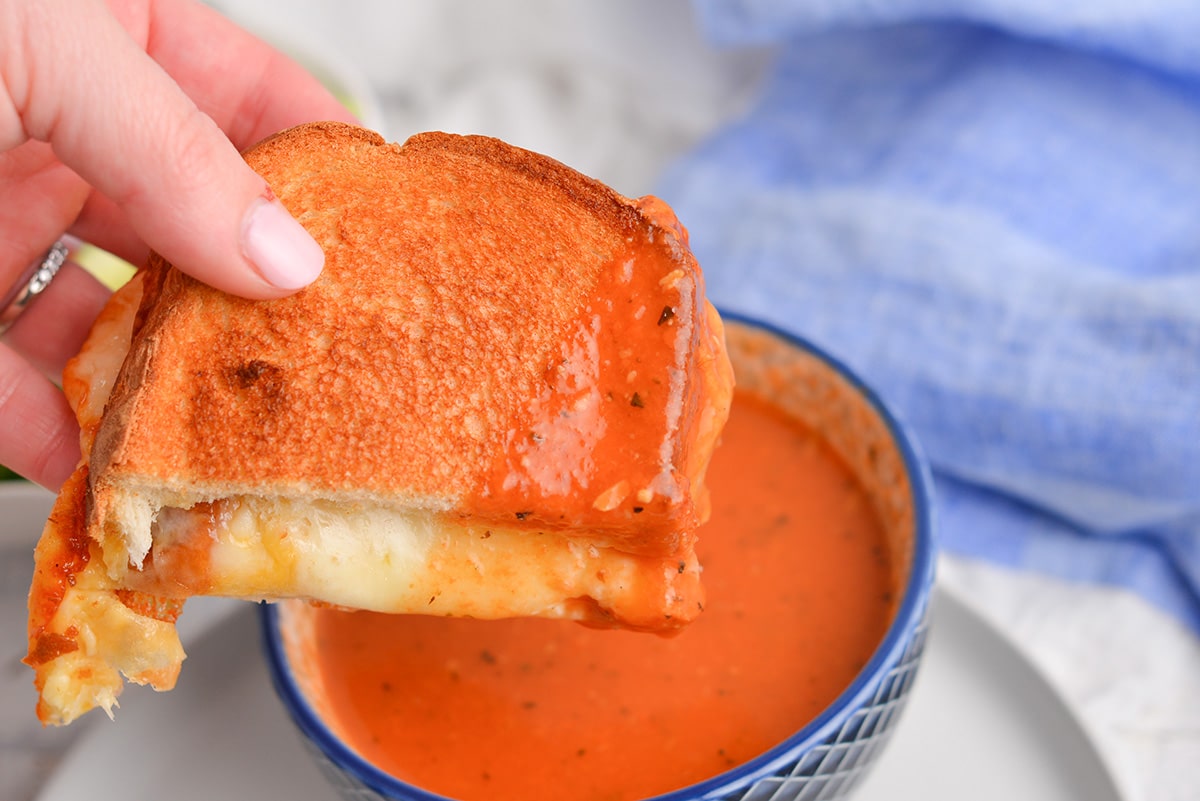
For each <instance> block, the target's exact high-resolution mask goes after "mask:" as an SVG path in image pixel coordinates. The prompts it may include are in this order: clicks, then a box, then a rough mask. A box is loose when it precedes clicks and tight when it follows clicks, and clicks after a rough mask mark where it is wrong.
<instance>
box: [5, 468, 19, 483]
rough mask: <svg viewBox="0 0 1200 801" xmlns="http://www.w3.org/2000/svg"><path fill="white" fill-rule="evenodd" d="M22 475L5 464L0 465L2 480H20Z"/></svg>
mask: <svg viewBox="0 0 1200 801" xmlns="http://www.w3.org/2000/svg"><path fill="white" fill-rule="evenodd" d="M20 480H21V477H20V476H18V475H17V474H16V473H14V472H13V471H11V470H9V469H8V468H7V467H5V466H4V465H0V481H20Z"/></svg>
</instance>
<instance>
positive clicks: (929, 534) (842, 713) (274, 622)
mask: <svg viewBox="0 0 1200 801" xmlns="http://www.w3.org/2000/svg"><path fill="white" fill-rule="evenodd" d="M721 317H722V319H724V320H725V321H726V322H733V323H737V324H739V325H742V326H746V327H750V328H757V329H759V330H761V331H763V332H765V333H768V334H771V335H774V336H776V337H778V338H779V339H781V340H783V341H785V342H787V343H789V344H790V345H793V346H795V347H797V348H799V349H801V350H803V351H805V352H807V353H809V354H811V355H812V356H815V357H816V358H817V359H819V360H820V361H822V362H824V363H825V364H827V365H828V366H829V367H831V368H832V369H833V370H834V371H835V372H836V373H837V374H838V375H840V376H841V377H842V378H843V379H845V380H846V381H847V382H849V384H850V385H851V386H852V387H853V388H854V389H855V390H856V391H857V392H858V393H859V394H860V395H861V396H862V397H863V398H864V399H865V400H866V401H867V402H868V403H869V404H870V406H871V408H872V409H873V410H874V411H875V413H876V414H878V415H879V417H880V419H881V420H882V421H883V423H884V425H885V426H886V428H887V430H888V432H889V433H890V434H891V437H892V439H893V441H894V442H895V444H896V446H897V449H898V450H899V451H900V457H901V460H902V461H903V463H904V467H905V471H906V473H907V475H908V480H909V486H910V491H911V493H912V501H913V523H914V542H913V555H912V564H911V568H910V571H909V576H908V582H907V583H906V585H905V587H904V593H903V596H902V598H901V601H900V605H899V607H898V608H897V610H896V616H895V618H894V619H893V620H892V623H891V625H890V626H889V627H888V630H887V632H886V633H885V634H884V637H883V639H882V640H881V641H880V643H879V645H878V646H877V647H876V649H875V652H874V653H873V654H872V655H871V658H870V659H869V660H868V661H867V663H866V665H865V666H864V667H863V668H862V670H860V671H859V672H858V674H857V675H856V676H855V678H854V680H853V681H852V682H851V683H850V685H849V686H848V687H847V688H846V689H845V690H843V691H842V693H841V694H840V695H838V696H837V698H835V699H834V700H833V702H832V703H830V704H829V706H827V707H826V708H825V709H824V710H823V711H822V712H821V713H820V714H819V715H817V716H816V717H815V718H813V719H812V720H811V721H809V722H808V723H807V724H805V725H804V726H803V727H801V728H800V729H799V730H798V731H797V732H795V733H794V734H792V735H790V736H789V737H787V738H786V739H785V740H783V741H782V742H780V743H779V744H778V745H776V746H774V747H772V748H770V749H769V750H767V751H765V752H764V753H762V754H760V755H758V756H756V757H754V758H753V759H750V760H747V761H746V762H743V763H742V764H740V765H737V766H736V767H733V768H730V769H729V770H727V771H725V772H723V773H719V774H717V775H716V776H713V777H711V778H708V779H705V780H703V781H700V782H696V783H694V784H690V785H688V786H686V787H683V788H680V789H678V790H672V791H670V792H668V793H663V794H661V795H656V796H653V797H652V798H649V799H645V801H709V800H712V799H720V798H724V797H726V796H728V795H729V794H730V793H733V792H737V791H739V790H744V789H748V788H749V787H751V786H752V785H753V784H754V783H755V782H757V781H759V780H760V779H765V778H769V777H772V776H778V775H780V773H781V771H784V770H785V769H786V767H787V766H788V765H790V764H793V763H795V762H796V761H798V759H799V757H800V756H801V755H802V754H804V753H806V752H808V751H809V750H811V749H812V748H814V747H816V746H819V745H821V744H822V743H825V742H826V741H828V740H829V739H831V738H832V737H833V736H834V735H835V734H836V732H837V731H838V729H840V728H841V727H842V726H843V725H845V723H846V721H847V720H848V719H849V717H850V716H851V715H852V714H853V713H854V711H855V710H856V709H858V708H860V707H862V706H864V704H865V703H866V702H867V701H868V700H869V699H870V697H871V696H872V695H873V694H874V692H875V691H876V689H877V688H878V686H879V684H880V683H881V682H882V681H883V680H884V679H885V678H886V675H887V671H888V670H889V669H890V668H891V667H892V666H893V665H895V664H897V663H898V662H899V660H900V658H901V656H902V654H903V653H904V651H905V649H906V647H907V645H908V642H909V640H910V639H911V637H912V636H913V633H914V632H915V631H916V629H917V627H918V626H919V625H920V624H921V621H922V619H923V618H924V615H925V609H926V606H927V605H928V602H929V596H930V593H931V592H932V589H933V583H934V570H935V565H936V561H937V545H936V539H935V532H934V521H933V479H932V477H931V475H930V472H929V467H928V464H927V462H926V461H925V459H924V457H923V456H922V454H921V452H920V450H919V448H918V446H917V443H916V440H915V439H913V437H912V436H911V435H910V433H909V432H908V429H907V427H906V426H905V424H904V423H903V422H902V421H901V420H900V419H899V418H898V417H897V416H896V414H895V413H894V412H893V411H892V409H890V408H889V407H888V405H887V404H886V403H885V402H884V401H883V399H882V398H881V397H880V395H879V394H878V393H877V392H876V391H875V390H873V389H872V388H871V387H869V386H867V385H866V384H865V383H864V382H863V381H862V379H861V378H859V376H858V374H857V373H855V372H854V371H853V370H851V369H850V368H849V367H848V366H847V365H846V364H845V363H844V362H842V361H841V360H840V359H839V358H837V357H835V356H833V355H832V354H830V353H829V352H828V351H826V350H825V349H824V348H821V347H819V346H817V345H815V344H814V343H812V342H810V341H809V340H807V339H805V338H804V337H801V336H799V335H797V334H794V333H791V332H789V331H786V330H784V329H783V328H780V327H779V326H776V325H773V324H771V323H767V322H764V321H761V320H757V319H754V318H752V317H747V316H744V315H741V314H737V313H733V312H727V311H721ZM260 621H261V626H262V640H263V649H264V651H265V653H266V657H267V663H268V667H269V671H270V674H271V681H272V683H273V684H274V686H275V691H276V693H278V695H279V696H280V698H281V699H282V700H283V702H284V705H285V706H286V707H287V709H288V712H289V713H290V714H291V716H292V719H293V720H294V721H295V723H296V725H297V726H298V727H299V728H300V730H301V731H302V732H303V733H304V735H305V736H307V737H308V738H309V739H310V740H312V741H313V743H315V744H316V745H317V746H318V747H319V748H320V749H321V751H323V752H324V753H325V754H326V755H327V756H328V757H329V759H331V760H332V761H333V762H334V763H335V764H337V765H338V766H339V767H340V768H342V769H343V770H345V771H346V772H347V773H349V774H351V775H353V776H355V777H356V778H357V779H358V780H359V781H360V782H362V783H363V784H365V785H366V786H367V787H370V788H371V789H372V790H374V791H376V792H377V793H380V794H381V795H383V796H385V797H388V798H397V799H406V800H407V801H454V800H453V799H450V798H447V797H446V796H442V795H437V794H436V793H432V792H429V791H428V790H423V789H421V788H420V787H417V786H416V785H413V784H409V783H408V782H405V781H403V780H401V779H397V778H396V777H394V776H392V775H391V774H389V773H385V772H384V771H382V770H380V769H379V768H377V767H376V766H374V765H372V764H371V763H370V762H368V761H367V760H365V759H363V758H362V757H361V756H359V755H358V754H357V753H356V752H355V751H354V750H353V749H351V748H350V747H349V746H348V745H347V744H346V743H344V742H343V741H342V740H341V739H339V738H338V737H337V736H336V735H335V734H334V733H333V732H332V731H330V729H329V727H328V726H326V725H325V723H323V722H322V721H321V720H320V718H319V717H318V716H317V715H316V713H315V712H314V711H313V709H312V707H311V706H309V704H308V702H307V701H306V700H305V698H304V696H303V693H302V692H301V691H300V689H299V688H298V687H297V686H296V683H295V681H294V680H293V679H292V674H291V671H290V670H289V668H288V666H287V660H286V658H285V656H284V649H283V642H282V638H281V637H280V636H279V611H278V609H277V608H276V606H275V605H274V604H263V605H261V607H260Z"/></svg>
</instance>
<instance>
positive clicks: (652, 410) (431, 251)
mask: <svg viewBox="0 0 1200 801" xmlns="http://www.w3.org/2000/svg"><path fill="white" fill-rule="evenodd" d="M246 159H247V161H248V162H249V164H250V165H251V166H252V167H254V168H255V169H256V170H257V171H258V172H259V173H260V174H261V175H263V176H264V177H265V178H266V179H267V181H268V183H269V184H270V186H271V188H272V190H273V191H274V193H275V194H276V196H277V197H278V198H279V199H280V200H281V201H282V202H283V204H284V205H285V206H286V207H287V208H288V209H289V210H290V211H291V212H292V213H293V214H294V215H295V216H296V217H297V219H299V220H300V221H301V223H302V224H303V225H304V226H305V227H306V228H307V229H308V231H309V232H310V233H311V234H312V235H313V236H314V238H315V239H316V240H317V241H318V242H319V243H320V244H321V245H322V247H323V249H324V251H325V255H326V267H325V272H324V273H323V274H322V276H321V277H320V278H319V279H318V280H317V282H316V283H314V284H313V285H312V286H310V287H308V288H307V289H305V290H303V291H301V292H299V293H297V294H296V295H294V296H292V297H289V298H286V299H282V300H275V301H268V302H264V301H257V302H256V301H248V300H244V299H240V298H236V297H232V296H229V295H226V294H223V293H221V292H218V291H217V290H214V289H211V288H209V287H207V286H205V285H203V284H201V283H199V282H197V281H195V280H193V279H191V278H189V277H187V276H186V275H184V274H183V273H181V272H179V271H177V270H175V269H174V268H172V267H171V266H170V265H167V264H165V263H163V262H162V261H161V260H158V259H153V260H152V264H151V266H150V268H149V269H148V270H146V271H145V272H144V273H143V274H141V275H139V276H138V278H137V279H135V281H133V282H131V283H130V285H128V286H127V287H126V288H125V289H123V290H122V291H121V292H119V293H118V294H117V295H116V296H114V300H113V301H112V302H111V303H110V306H109V308H108V309H107V310H106V312H105V314H103V315H102V316H101V319H100V320H99V321H98V323H97V326H96V329H95V331H94V332H93V336H92V337H91V339H90V340H89V342H88V344H87V345H86V346H85V348H84V351H83V352H82V353H81V354H80V356H79V357H77V359H76V360H75V361H74V362H73V363H72V365H71V367H70V368H69V370H68V375H67V378H66V384H65V386H66V389H67V391H68V395H69V396H70V397H71V399H72V402H73V404H74V406H75V408H76V412H77V414H78V416H79V418H80V422H81V427H82V429H83V432H84V434H83V442H84V450H85V452H86V453H87V454H88V457H87V458H86V460H85V461H86V464H85V465H83V466H82V467H81V468H80V471H79V473H78V474H77V475H76V477H74V478H73V480H72V481H71V482H69V483H68V485H67V486H66V487H65V488H64V490H63V493H62V496H61V497H60V501H59V506H58V508H56V511H55V513H54V514H53V515H52V517H51V520H50V522H49V524H48V526H47V530H46V533H45V534H44V535H43V542H42V545H41V546H39V556H38V568H37V570H38V572H37V574H36V576H35V581H34V586H33V591H32V593H31V620H30V656H29V658H28V661H29V662H31V663H32V664H33V665H34V666H35V667H36V668H37V670H38V683H39V687H40V688H41V691H42V703H41V706H40V707H39V713H40V714H41V716H42V718H43V720H49V721H54V722H59V721H69V720H70V719H72V718H73V717H75V716H77V715H78V714H80V713H81V712H82V711H86V709H88V708H91V707H93V706H95V705H100V706H104V707H105V708H110V707H111V706H112V704H113V702H114V700H115V698H116V694H117V693H118V692H119V691H120V687H121V681H120V678H119V676H118V675H117V674H118V672H120V673H124V674H125V675H126V677H128V678H129V679H131V680H134V681H138V682H148V683H151V684H153V685H154V686H156V687H159V688H168V687H170V686H171V685H172V684H173V683H174V679H175V675H176V674H177V673H178V670H179V662H180V660H181V659H182V650H181V649H180V648H179V645H178V640H177V639H176V638H175V636H174V618H175V616H176V615H178V613H179V607H180V604H181V603H182V600H183V599H185V598H186V597H188V596H191V595H225V596H235V597H242V598H250V599H268V600H270V599H278V598H284V597H303V598H309V599H313V600H316V601H321V602H325V603H330V604H335V605H339V606H345V607H352V608H364V609H373V610H377V611H386V612H398V613H427V614H441V615H469V616H474V617H482V618H498V617H511V616H525V615H540V616H547V617H559V618H569V619H574V620H579V621H582V622H585V623H589V624H592V625H614V626H622V627H628V628H635V629H644V630H652V631H669V630H673V629H677V628H678V627H680V626H682V625H684V624H686V623H687V622H688V621H690V620H691V619H693V618H694V617H695V616H696V615H697V614H698V613H699V611H700V610H701V608H702V605H703V591H702V587H701V585H700V581H699V566H698V565H697V563H696V559H695V554H694V550H693V545H694V542H695V537H696V528H697V527H698V525H699V524H700V523H701V522H702V520H703V519H704V518H706V516H707V494H706V490H705V488H704V472H705V468H706V466H707V463H708V459H709V456H710V454H711V452H712V449H713V447H714V445H715V443H716V439H717V437H718V435H719V432H720V430H721V427H722V425H723V423H724V420H725V417H726V414H727V412H728V406H729V402H730V394H731V389H732V377H731V372H730V369H729V365H728V361H727V358H726V355H725V352H724V344H723V335H722V330H721V325H720V320H719V319H718V317H717V315H716V313H715V312H714V311H713V309H712V307H711V306H710V305H709V304H708V303H707V301H706V300H705V297H704V290H703V280H702V277H701V274H700V271H699V269H698V267H697V265H696V262H695V260H694V259H693V258H692V256H691V254H690V252H689V250H688V248H687V242H686V236H685V234H684V232H683V229H682V228H681V227H680V226H679V224H678V223H677V222H676V221H675V219H674V216H673V215H672V214H671V213H670V211H669V209H667V208H666V207H665V205H663V204H662V203H661V202H660V201H656V200H654V199H653V198H647V199H643V200H641V201H631V200H628V199H626V198H623V197H621V196H619V195H618V194H616V193H615V192H613V191H612V190H610V189H608V188H607V187H605V186H603V185H602V184H600V183H598V182H596V181H594V180H591V179H589V178H587V177H585V176H583V175H581V174H579V173H577V172H575V171H573V170H571V169H569V168H567V167H565V166H563V165H561V164H559V163H558V162H555V161H553V160H551V159H548V158H545V157H543V156H539V155H536V154H534V153H530V152H528V151H524V150H520V149H518V148H515V147H511V146H509V145H506V144H504V143H502V142H499V141H497V140H494V139H488V138H484V137H460V136H452V135H447V134H439V133H430V134H421V135H418V136H414V137H412V138H411V139H409V140H408V141H407V142H406V143H404V144H403V145H391V144H387V143H385V142H384V141H383V140H382V139H381V138H379V137H378V136H377V135H375V134H373V133H371V132H368V131H365V130H362V129H359V128H354V127H352V126H347V125H343V124H335V123H321V124H312V125H307V126H301V127H299V128H294V129H291V130H289V131H286V132H284V133H282V134H279V135H277V136H275V137H273V138H271V139H269V140H267V141H265V142H263V143H261V144H259V145H258V146H256V147H255V148H254V149H252V150H251V151H249V152H248V153H247V154H246ZM118 367H119V369H118ZM110 387H111V391H109V388H110ZM72 555H73V556H72ZM85 601H86V602H85ZM97 677H99V678H97Z"/></svg>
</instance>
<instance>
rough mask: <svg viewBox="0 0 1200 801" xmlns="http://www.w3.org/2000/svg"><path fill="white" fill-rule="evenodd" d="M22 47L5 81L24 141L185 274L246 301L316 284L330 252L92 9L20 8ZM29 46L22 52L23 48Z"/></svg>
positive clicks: (120, 31) (88, 2)
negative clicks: (102, 199)
mask: <svg viewBox="0 0 1200 801" xmlns="http://www.w3.org/2000/svg"><path fill="white" fill-rule="evenodd" d="M16 5H17V6H19V7H20V8H21V9H23V10H18V11H17V12H16V13H17V15H18V17H22V19H21V20H19V22H21V23H23V24H24V26H25V27H24V31H23V34H24V35H22V36H19V37H6V40H7V41H14V40H15V41H18V42H22V43H24V46H25V47H26V50H25V51H24V52H23V53H22V54H21V55H20V56H18V57H17V58H16V59H13V60H10V61H9V62H8V63H9V64H10V65H12V64H16V65H17V66H16V67H15V71H18V72H21V71H22V70H23V74H21V75H20V76H19V78H20V80H13V79H12V77H13V76H9V75H5V76H4V77H5V79H6V80H5V82H6V83H7V84H8V87H9V91H10V94H12V95H13V98H12V99H13V102H14V105H15V107H16V108H17V109H18V110H19V113H20V116H21V120H22V123H23V126H24V131H25V133H26V134H27V135H28V136H31V137H34V138H38V139H44V140H46V141H49V142H50V144H51V145H52V146H53V148H54V151H55V153H56V154H57V155H58V157H59V158H60V159H61V160H62V161H63V162H64V163H66V164H67V165H68V166H70V167H71V168H72V169H73V170H75V171H76V172H77V173H79V175H80V176H82V177H83V178H84V180H86V181H87V182H88V183H89V184H91V185H92V186H94V187H95V188H96V189H98V190H99V191H100V192H101V193H103V194H104V195H106V196H108V197H109V198H110V199H112V200H113V201H114V202H115V203H116V204H117V205H118V206H119V207H121V209H122V210H123V211H124V212H125V216H126V218H127V219H128V220H129V224H130V226H131V227H132V228H133V229H134V232H135V233H136V234H137V235H138V236H139V237H140V238H141V239H142V240H143V241H144V242H146V244H147V245H149V246H150V247H151V248H153V249H154V250H156V251H158V252H159V253H160V254H162V255H163V257H165V258H166V259H167V260H169V261H170V262H171V263H173V264H175V265H176V266H177V267H179V268H180V269H181V270H183V271H185V272H188V273H190V274H191V275H193V276H194V277H196V278H198V279H199V280H201V281H204V282H205V283H208V284H210V285H212V286H214V287H216V288H218V289H221V290H224V291H227V292H231V293H234V294H237V295H242V296H245V297H250V298H272V297H280V296H282V295H286V294H289V293H291V292H293V291H295V290H297V289H300V288H301V287H303V286H306V285H307V284H309V283H310V282H312V281H313V280H314V279H315V278H316V277H317V275H319V274H320V272H321V269H322V267H323V265H324V254H323V253H322V251H321V248H320V246H319V245H317V243H316V242H314V241H313V239H312V238H311V237H310V236H309V235H308V233H307V232H306V231H305V230H304V228H303V227H302V226H301V225H300V224H299V223H298V222H296V221H295V220H294V219H293V218H292V216H291V215H290V214H289V213H288V212H287V210H286V209H285V208H284V207H283V206H282V205H281V204H280V203H279V202H278V200H276V199H275V198H274V196H273V195H272V193H271V191H270V188H269V187H268V186H267V184H266V182H265V181H264V180H263V179H262V178H261V177H259V176H258V175H257V174H255V173H254V171H253V170H251V169H250V168H249V167H248V166H246V163H245V162H244V161H243V160H242V158H241V156H240V155H239V153H238V151H237V149H236V148H235V147H234V146H233V144H232V143H231V142H230V141H229V139H228V138H227V137H226V136H225V134H224V133H223V132H222V131H221V130H220V128H219V127H218V126H217V125H216V123H214V122H213V120H212V119H211V118H209V117H208V116H207V115H205V114H204V113H203V112H201V111H200V110H199V109H198V108H197V107H196V105H195V104H194V103H193V102H192V100H191V99H190V98H188V96H187V95H186V94H185V93H184V92H183V90H182V89H181V88H180V87H179V86H178V85H177V84H176V83H175V82H174V80H172V79H171V77H170V76H169V75H168V74H167V73H166V72H165V71H164V70H163V69H162V68H161V67H159V65H158V64H157V63H155V62H154V60H153V59H151V58H150V57H149V56H148V55H147V54H146V53H145V51H144V50H143V49H142V48H141V47H139V46H138V45H137V43H136V42H135V41H134V40H133V39H132V38H131V37H130V36H129V35H128V33H127V32H126V31H125V29H124V28H123V27H122V26H121V24H120V23H119V22H118V21H117V20H116V19H115V18H114V17H112V16H111V15H110V14H109V13H108V11H107V9H106V8H105V7H104V5H103V4H102V3H99V2H95V0H85V2H79V0H46V1H45V2H39V3H18V4H16ZM18 46H21V45H18Z"/></svg>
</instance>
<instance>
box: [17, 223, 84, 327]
mask: <svg viewBox="0 0 1200 801" xmlns="http://www.w3.org/2000/svg"><path fill="white" fill-rule="evenodd" d="M69 255H71V248H70V245H69V244H68V240H67V238H66V237H64V238H62V239H60V240H58V241H57V242H55V243H54V244H53V245H52V246H51V247H50V250H48V251H46V255H45V257H44V258H43V259H42V260H41V262H40V263H34V264H33V265H31V266H30V267H29V269H28V270H26V271H25V273H24V274H23V275H21V277H20V278H18V279H17V282H16V284H14V285H13V287H12V288H11V289H10V290H8V292H6V293H5V294H4V297H3V298H0V336H3V335H4V333H5V332H6V331H8V329H10V328H12V326H13V323H15V322H16V321H17V318H18V317H20V316H21V312H23V311H25V310H26V309H27V308H29V306H30V304H31V303H33V301H34V299H35V298H37V296H38V295H40V294H42V293H43V292H45V291H46V287H48V286H50V282H51V281H53V280H54V276H56V275H58V271H59V270H61V269H62V266H63V265H64V264H66V262H67V257H68V256H69Z"/></svg>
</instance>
